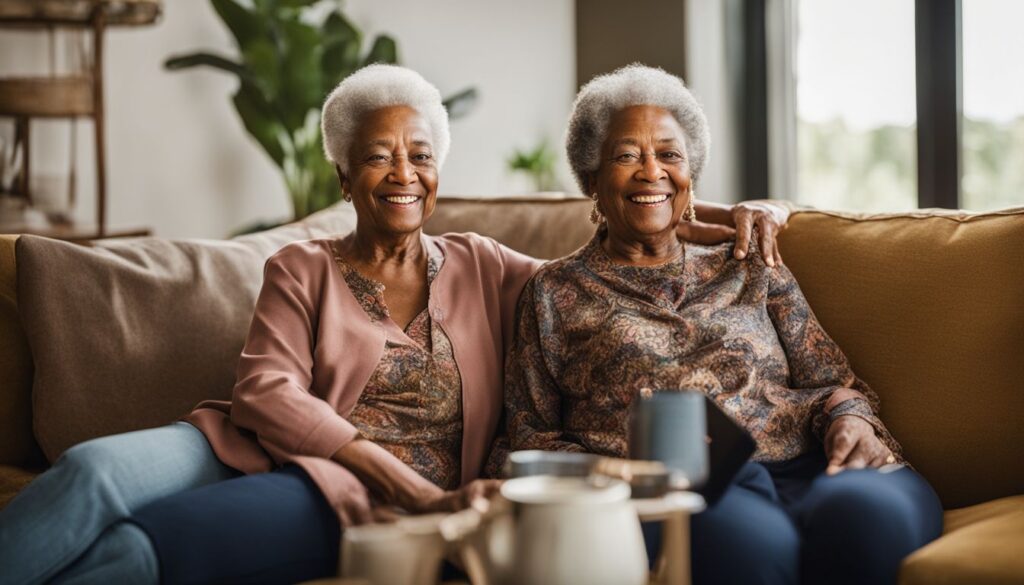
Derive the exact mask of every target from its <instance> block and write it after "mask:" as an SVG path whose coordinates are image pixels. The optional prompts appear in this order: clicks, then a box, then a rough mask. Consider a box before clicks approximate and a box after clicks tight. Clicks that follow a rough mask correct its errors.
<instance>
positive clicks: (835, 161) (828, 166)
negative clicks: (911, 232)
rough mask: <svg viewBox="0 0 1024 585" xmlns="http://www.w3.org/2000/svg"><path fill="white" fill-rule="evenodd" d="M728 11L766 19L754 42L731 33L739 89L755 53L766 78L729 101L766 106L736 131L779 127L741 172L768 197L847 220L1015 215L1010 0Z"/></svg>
mask: <svg viewBox="0 0 1024 585" xmlns="http://www.w3.org/2000/svg"><path fill="white" fill-rule="evenodd" d="M742 5H743V6H744V7H745V8H746V9H747V10H748V11H751V12H754V13H756V10H758V9H767V11H768V16H767V19H766V22H767V23H768V25H767V27H766V29H767V33H768V34H767V35H766V38H765V39H761V38H760V37H759V36H758V35H757V34H756V33H752V32H750V31H749V30H747V31H745V32H744V36H743V39H744V43H745V44H746V45H749V46H751V47H753V52H751V51H749V50H748V52H747V55H748V59H747V60H746V63H745V65H744V67H745V68H746V69H745V75H743V76H742V77H741V78H743V79H755V80H756V79H757V77H756V76H753V75H751V74H750V72H751V71H755V72H756V71H757V67H758V66H760V65H759V63H761V61H762V60H761V56H766V57H765V59H764V62H766V63H768V70H769V76H768V77H769V82H768V83H767V84H761V85H758V84H757V83H746V84H745V85H744V86H743V87H742V89H743V91H741V92H740V93H739V95H740V96H741V97H740V99H741V100H742V101H743V102H744V103H745V104H751V103H753V104H755V105H757V104H758V100H759V99H762V98H759V97H758V96H767V99H766V100H765V102H766V104H767V105H766V106H765V107H764V108H763V109H758V108H754V110H755V111H754V113H753V115H750V116H747V118H746V119H745V120H744V122H745V123H746V122H749V121H750V120H756V119H757V116H758V115H760V113H763V114H764V116H765V117H766V118H767V119H769V121H770V127H772V128H774V129H776V130H777V129H779V128H781V129H782V130H783V131H782V132H778V131H773V132H774V134H773V136H772V137H771V138H770V141H764V144H763V145H756V146H757V148H752V149H748V151H749V153H752V154H750V155H748V156H747V157H746V159H744V160H742V164H743V165H744V166H743V168H744V169H754V170H755V171H756V170H757V169H759V168H760V167H759V166H758V164H759V161H762V160H770V162H772V166H771V169H770V171H769V174H772V173H773V174H774V176H775V178H773V179H772V180H771V183H772V184H773V187H772V189H771V191H772V195H773V196H776V197H780V196H781V197H787V198H792V199H795V200H796V201H798V202H799V203H803V204H809V205H813V206H816V207H821V208H831V209H847V210H853V211H899V210H907V209H913V208H915V207H953V208H955V207H962V208H965V209H969V210H972V211H984V210H991V209H998V208H1005V207H1011V206H1021V205H1024V67H1021V66H1020V65H1019V64H1020V62H1021V61H1024V35H1021V34H1020V32H1019V23H1020V22H1022V21H1024V2H1008V1H1006V0H861V1H859V2H849V1H848V0H742ZM773 14H774V16H773ZM773 23H774V26H773ZM780 23H781V24H780ZM758 47H760V48H761V50H762V52H761V53H760V56H759V55H758V54H757V50H758ZM751 54H753V55H754V57H753V58H750V57H749V55H751ZM780 87H781V88H782V89H779V88H780ZM773 104H774V105H773ZM748 109H750V108H748ZM790 128H792V130H789V129H790ZM789 135H792V136H793V138H789V137H788V136H789ZM780 137H781V138H780ZM769 155H770V156H769ZM747 159H754V160H747ZM789 161H795V164H793V162H789ZM779 178H782V180H778V179H779ZM748 196H749V194H748Z"/></svg>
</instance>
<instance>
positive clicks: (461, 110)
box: [444, 87, 480, 120]
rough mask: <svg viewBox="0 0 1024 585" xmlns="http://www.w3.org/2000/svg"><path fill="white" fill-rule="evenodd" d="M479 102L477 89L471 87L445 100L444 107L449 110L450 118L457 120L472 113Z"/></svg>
mask: <svg viewBox="0 0 1024 585" xmlns="http://www.w3.org/2000/svg"><path fill="white" fill-rule="evenodd" d="M479 101H480V94H479V93H478V92H477V91H476V88H475V87H470V88H469V89H464V90H462V91H460V92H459V93H457V94H455V95H453V96H449V97H448V98H446V99H445V100H444V107H445V109H447V110H448V118H449V119H451V120H457V119H459V118H462V117H463V116H466V115H468V114H469V113H470V112H472V111H473V109H474V108H476V104H477V102H479Z"/></svg>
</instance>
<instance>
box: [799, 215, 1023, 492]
mask: <svg viewBox="0 0 1024 585" xmlns="http://www.w3.org/2000/svg"><path fill="white" fill-rule="evenodd" d="M781 245H782V253H783V257H784V259H785V262H786V264H787V265H788V266H789V268H790V269H791V270H792V271H793V274H795V275H796V277H797V280H798V281H799V282H800V287H801V288H802V289H803V291H804V294H805V295H806V296H807V299H808V301H809V302H810V304H811V306H812V307H813V308H814V312H815V313H816V314H817V316H818V318H819V319H820V320H821V323H822V324H823V325H824V327H825V329H826V330H827V331H828V332H829V333H830V334H831V335H832V337H833V338H835V340H836V341H837V342H838V343H839V345H840V346H841V347H842V348H843V350H844V351H845V352H846V353H847V355H848V356H849V357H850V361H851V362H852V364H853V367H854V370H855V371H856V372H857V373H858V374H859V375H860V376H861V377H862V378H863V379H864V380H865V381H866V382H867V383H868V384H869V385H871V387H872V388H874V389H875V391H877V392H878V394H879V396H880V397H881V399H882V420H883V421H885V423H886V424H887V425H888V426H889V428H890V429H891V430H892V432H893V434H894V435H895V436H896V438H897V439H898V440H899V441H900V442H901V443H902V444H903V446H904V448H905V450H906V455H907V457H908V459H909V460H910V462H911V463H913V464H914V465H915V466H916V467H917V468H918V470H919V471H921V472H922V473H923V474H924V476H925V477H927V478H928V479H929V480H930V481H931V482H932V485H934V486H935V488H936V490H937V491H938V493H939V496H940V497H941V498H942V501H943V504H944V505H945V506H946V507H947V508H955V507H961V506H967V505H971V504H976V503H978V502H983V501H986V500H990V499H994V498H998V497H1003V496H1011V495H1016V494H1021V493H1024V465H1022V464H1021V461H1024V456H1022V455H1021V451H1022V449H1024V209H1019V210H1016V211H1005V212H998V213H988V214H976V215H969V214H962V213H959V212H955V211H954V212H951V211H939V210H927V211H924V210H922V212H920V213H913V214H903V215H875V216H866V215H865V216H860V215H844V214H838V213H829V212H818V211H809V212H801V213H797V214H795V215H794V216H793V217H792V218H791V221H790V226H789V228H788V229H787V230H786V231H785V232H783V234H782V239H781Z"/></svg>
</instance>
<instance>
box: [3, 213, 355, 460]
mask: <svg viewBox="0 0 1024 585" xmlns="http://www.w3.org/2000/svg"><path fill="white" fill-rule="evenodd" d="M354 225H355V218H354V213H353V212H352V211H351V206H346V207H338V208H332V209H330V210H325V211H324V212H321V213H319V214H316V215H314V216H311V217H310V218H308V219H307V220H306V221H304V222H302V223H300V224H298V225H290V226H284V227H282V228H278V229H276V230H271V231H269V232H266V233H263V234H256V235H250V236H243V237H240V238H237V239H236V240H234V241H204V240H185V241H173V240H166V239H159V238H139V239H134V240H123V241H113V240H112V241H107V242H102V243H100V244H97V245H96V246H95V247H93V248H84V247H81V246H76V245H72V244H68V243H65V242H60V241H56V240H50V239H46V238H38V237H32V236H23V237H22V238H20V239H19V240H18V243H17V256H18V298H19V305H18V306H19V312H20V316H21V320H22V324H23V326H24V329H25V333H26V336H27V337H28V342H29V345H30V347H31V349H32V357H33V359H34V362H35V380H34V383H33V421H34V422H33V426H34V430H35V434H36V438H37V439H38V441H39V445H40V446H41V447H42V449H43V451H44V452H45V454H46V456H47V458H48V459H49V460H50V461H53V460H54V459H56V458H57V457H58V456H59V455H60V454H61V453H62V452H63V451H64V450H66V449H67V448H68V447H71V446H72V445H75V444H76V443H79V442H81V441H85V440H87V439H91V438H94V437H98V436H102V435H109V434H113V433H121V432H126V431H130V430H135V429H140V428H146V427H153V426H157V425H162V424H167V423H169V422H171V421H173V420H175V419H176V418H178V417H179V416H181V415H183V414H185V413H186V412H188V411H189V409H190V408H192V407H193V406H194V405H195V404H196V403H197V402H199V401H200V400H204V399H208V398H227V397H229V396H230V393H231V388H232V386H233V384H234V370H235V365H236V363H237V360H238V355H239V353H240V351H241V349H242V344H243V342H244V339H245V334H246V332H247V330H248V327H249V320H250V318H251V316H252V308H253V305H254V303H255V298H256V294H257V292H258V291H259V287H260V284H261V282H262V270H263V263H264V261H265V259H266V258H267V257H268V256H270V255H271V254H273V252H274V251H276V250H277V249H279V248H280V247H281V246H282V245H284V244H286V243H287V242H290V241H293V240H298V239H307V238H311V237H323V236H327V235H330V234H332V233H344V232H348V231H350V230H351V229H352V228H353V227H354Z"/></svg>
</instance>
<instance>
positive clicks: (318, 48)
mask: <svg viewBox="0 0 1024 585" xmlns="http://www.w3.org/2000/svg"><path fill="white" fill-rule="evenodd" d="M211 3H212V4H213V7H214V9H215V10H216V11H217V14H218V15H220V18H221V19H222V20H223V21H224V23H225V24H226V25H227V27H228V28H229V29H230V30H231V34H232V35H234V38H235V42H236V44H237V47H238V55H237V56H236V57H227V56H224V55H218V54H215V53H212V52H209V51H198V52H195V53H190V54H188V55H178V56H173V57H171V58H169V59H167V61H166V62H165V63H164V66H165V67H166V68H167V69H170V70H180V69H188V68H191V67H198V66H207V67H213V68H215V69H219V70H221V71H225V72H227V73H230V74H232V75H234V76H236V77H237V78H238V81H239V84H238V90H237V91H236V92H235V94H234V96H233V97H232V101H233V102H234V105H235V109H236V110H237V111H238V115H239V117H240V118H241V119H242V122H243V123H244V124H245V128H246V129H247V130H248V131H249V134H251V135H252V136H253V138H255V139H256V141H257V142H259V144H260V146H262V147H263V150H264V151H266V153H267V155H268V156H270V158H271V159H272V160H273V161H274V163H276V164H277V166H279V167H280V168H281V170H282V171H283V173H284V180H285V184H286V186H287V189H288V193H289V195H290V196H291V200H292V210H293V214H294V219H299V218H302V217H305V216H307V215H309V214H310V213H313V212H314V211H317V210H319V209H323V208H324V207H327V206H328V205H331V204H332V203H335V202H336V201H338V199H339V197H340V193H339V190H338V187H337V184H336V179H335V174H334V169H333V168H332V167H331V165H330V164H329V163H328V162H327V161H326V160H325V159H324V156H323V150H322V147H321V138H320V106H321V104H322V102H323V100H324V98H325V97H326V96H327V94H328V93H329V92H330V91H331V90H332V89H333V88H334V87H335V86H336V85H337V84H338V83H339V82H340V81H341V80H342V79H344V78H345V77H347V76H348V75H349V74H351V73H353V72H354V71H356V70H358V69H359V68H361V67H363V66H365V65H369V64H370V63H398V61H399V58H398V47H397V44H396V43H395V40H394V39H392V38H391V37H390V36H387V35H378V36H377V37H375V38H374V40H373V42H372V43H371V45H370V47H369V49H368V50H366V51H365V52H364V51H363V34H362V32H361V31H360V30H359V29H358V28H356V26H355V25H353V24H352V23H351V22H350V21H349V20H348V19H347V18H346V17H345V15H344V14H343V13H342V11H341V6H340V3H339V2H337V0H250V1H249V2H246V3H244V4H243V3H242V2H237V1H236V0H211ZM476 95H477V94H476V90H475V89H473V88H469V89H466V90H463V91H461V92H459V93H457V94H455V95H453V96H451V97H449V98H448V99H447V100H445V106H446V107H447V108H448V112H449V115H450V116H451V117H452V118H457V117H459V116H461V115H464V114H466V113H467V112H468V111H469V110H470V109H472V106H473V104H474V103H475V100H476Z"/></svg>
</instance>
